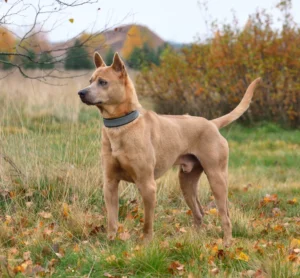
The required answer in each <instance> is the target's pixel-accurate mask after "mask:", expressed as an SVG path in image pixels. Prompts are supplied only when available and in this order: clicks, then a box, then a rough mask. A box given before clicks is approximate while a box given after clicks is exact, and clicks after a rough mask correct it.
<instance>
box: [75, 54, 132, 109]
mask: <svg viewBox="0 0 300 278" xmlns="http://www.w3.org/2000/svg"><path fill="white" fill-rule="evenodd" d="M94 63H95V66H96V70H95V72H94V73H93V75H92V77H91V79H90V85H89V86H88V87H86V88H84V89H82V90H80V91H79V92H78V95H79V97H80V99H81V101H82V102H83V103H85V104H87V105H96V106H98V107H99V108H101V107H104V106H105V105H118V104H120V103H123V102H124V101H125V99H126V83H127V79H128V76H127V72H126V68H125V65H124V63H123V61H122V59H121V58H120V56H119V55H118V53H115V56H114V59H113V63H112V65H111V66H106V64H105V62H104V61H103V59H102V58H101V56H100V55H99V53H98V52H96V53H95V54H94Z"/></svg>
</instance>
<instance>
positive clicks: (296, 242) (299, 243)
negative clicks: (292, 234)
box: [290, 238, 300, 249]
mask: <svg viewBox="0 0 300 278" xmlns="http://www.w3.org/2000/svg"><path fill="white" fill-rule="evenodd" d="M290 248H291V249H295V248H300V239H297V238H293V239H292V241H291V244H290Z"/></svg>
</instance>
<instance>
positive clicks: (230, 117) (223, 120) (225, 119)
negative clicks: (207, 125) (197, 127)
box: [211, 78, 261, 129]
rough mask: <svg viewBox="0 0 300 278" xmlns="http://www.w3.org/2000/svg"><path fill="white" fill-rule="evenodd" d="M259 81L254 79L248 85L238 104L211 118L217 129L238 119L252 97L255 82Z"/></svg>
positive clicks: (259, 79)
mask: <svg viewBox="0 0 300 278" xmlns="http://www.w3.org/2000/svg"><path fill="white" fill-rule="evenodd" d="M260 81H261V78H257V79H255V80H254V81H253V82H252V83H251V84H250V85H249V87H248V89H247V91H246V93H245V95H244V97H243V98H242V100H241V102H240V103H239V105H238V106H237V107H236V108H235V109H233V110H232V111H231V112H230V113H228V114H226V115H224V116H222V117H220V118H216V119H213V120H211V121H212V122H213V123H214V124H215V125H216V126H217V127H218V129H220V128H222V127H224V126H227V125H229V124H230V123H232V122H233V121H235V120H236V119H238V118H239V117H240V116H242V115H243V114H244V113H245V112H246V110H247V109H248V108H249V105H250V102H251V99H252V97H253V93H254V90H255V88H256V86H257V84H258V83H259V82H260Z"/></svg>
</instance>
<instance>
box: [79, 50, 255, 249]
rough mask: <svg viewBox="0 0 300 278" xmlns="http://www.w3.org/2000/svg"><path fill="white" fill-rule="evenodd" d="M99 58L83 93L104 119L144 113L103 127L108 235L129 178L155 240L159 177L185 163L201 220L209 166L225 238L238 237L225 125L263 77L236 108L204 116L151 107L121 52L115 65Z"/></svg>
mask: <svg viewBox="0 0 300 278" xmlns="http://www.w3.org/2000/svg"><path fill="white" fill-rule="evenodd" d="M94 62H95V65H96V67H97V69H96V71H95V72H94V73H93V75H92V77H91V79H90V86H88V87H87V88H85V89H83V90H81V91H80V92H79V93H78V94H79V96H80V98H81V100H82V102H84V103H86V104H88V105H96V106H97V107H98V108H99V109H100V111H101V114H102V116H103V118H104V119H117V121H118V120H119V119H121V120H122V119H125V118H126V117H127V116H125V115H129V114H130V113H131V112H132V111H138V112H139V114H137V115H138V117H137V118H136V119H133V120H132V119H131V122H129V123H127V124H124V125H122V126H119V127H106V126H103V129H102V163H103V172H104V198H105V204H106V208H107V219H108V220H107V221H108V237H109V238H110V239H114V238H115V236H116V233H117V228H118V184H119V182H120V180H124V181H128V182H133V183H135V184H136V186H137V188H138V189H139V191H140V193H141V196H142V198H143V202H144V209H145V222H144V238H145V239H146V240H150V239H152V237H153V219H154V207H155V203H156V183H155V180H156V179H157V178H159V177H161V176H162V175H163V174H164V173H165V172H166V171H167V170H168V169H170V168H171V167H172V166H173V165H181V168H180V171H179V181H180V187H181V190H182V192H183V195H184V198H185V200H186V203H187V205H188V206H189V207H190V209H191V211H192V213H193V217H194V222H195V224H196V225H197V226H198V225H200V224H201V222H202V217H203V215H204V212H203V209H202V208H201V205H200V202H199V199H198V197H197V186H198V181H199V178H200V176H201V174H202V172H203V171H204V172H205V174H206V175H207V177H208V180H209V183H210V187H211V190H212V193H213V195H214V197H215V201H216V205H217V207H218V210H219V214H220V217H221V221H222V228H223V231H224V243H225V244H226V245H228V244H229V243H230V241H231V238H232V228H231V222H230V219H229V212H228V198H227V194H228V189H227V188H228V178H227V176H228V173H227V170H228V151H229V149H228V144H227V141H226V139H225V138H224V137H223V136H222V135H221V134H220V133H219V129H220V128H222V127H224V126H226V125H228V124H230V123H231V122H233V121H234V120H236V119H238V118H239V117H240V116H241V115H242V114H243V113H244V112H245V111H246V110H247V108H248V107H249V104H250V101H251V98H252V96H253V91H254V89H255V87H256V84H257V83H258V82H259V80H260V79H259V78H258V79H256V80H255V81H253V82H252V83H251V84H250V86H249V88H248V89H247V91H246V93H245V95H244V97H243V99H242V101H241V102H240V104H239V105H238V106H237V107H236V108H235V109H234V110H233V111H232V112H230V113H229V114H227V115H225V116H222V117H220V118H217V119H214V120H211V121H209V120H206V119H204V118H201V117H192V116H188V115H185V116H168V115H157V114H156V113H155V112H152V111H146V110H145V109H143V108H142V106H141V104H140V103H139V101H138V98H137V95H136V92H135V88H134V86H133V83H132V81H131V79H130V77H129V76H128V74H127V72H126V69H125V66H124V63H123V62H122V60H121V58H120V57H119V55H118V53H116V54H115V56H114V60H113V64H112V65H111V66H106V65H105V63H104V61H103V60H102V58H101V56H100V55H99V54H98V53H95V55H94ZM138 112H135V113H138ZM131 115H132V114H131ZM123 116H125V118H124V117H123ZM108 121H109V120H108ZM113 121H115V120H113Z"/></svg>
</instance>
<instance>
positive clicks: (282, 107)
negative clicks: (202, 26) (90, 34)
mask: <svg viewBox="0 0 300 278" xmlns="http://www.w3.org/2000/svg"><path fill="white" fill-rule="evenodd" d="M277 8H279V9H280V10H281V11H282V14H283V16H282V18H281V22H282V26H281V27H280V28H279V29H275V28H273V26H272V24H273V18H272V16H271V15H270V14H268V13H267V12H266V11H258V12H256V13H255V14H253V15H251V16H249V20H248V22H247V24H246V26H244V28H242V29H240V28H239V27H237V26H238V25H237V24H236V19H234V20H233V22H232V24H223V25H221V26H215V25H214V26H213V28H214V36H213V38H210V39H208V40H206V41H205V42H199V43H193V44H192V45H190V46H188V47H185V48H183V49H181V50H180V51H175V50H173V49H171V48H168V49H167V50H165V51H164V53H163V55H162V58H161V64H160V66H155V65H152V66H151V67H149V68H147V69H144V70H143V71H142V73H141V75H140V76H139V78H138V80H137V85H138V90H139V92H140V94H142V95H146V96H150V97H152V98H153V99H154V100H155V101H156V110H157V111H158V112H160V113H172V114H182V113H190V114H193V115H200V116H204V117H206V118H209V119H211V118H215V117H219V116H220V115H223V114H225V113H228V112H229V111H231V110H232V109H233V108H234V107H236V106H237V104H238V103H239V101H240V100H241V98H242V97H243V95H244V93H245V90H246V88H247V86H248V85H249V84H250V82H251V81H252V80H254V79H255V78H257V77H262V79H263V84H262V85H261V86H260V88H258V89H257V90H256V92H255V96H254V98H253V103H252V104H251V107H250V109H249V110H248V112H247V113H246V114H245V115H244V116H243V120H244V122H248V123H249V122H250V123H251V122H257V121H272V122H277V123H280V124H283V125H285V126H293V127H297V126H299V124H300V117H299V116H300V80H299V72H300V59H299V57H300V47H299V45H300V28H299V26H298V25H297V24H296V23H295V22H294V21H293V18H292V15H291V13H290V10H291V1H281V2H280V3H279V4H278V5H277Z"/></svg>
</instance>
